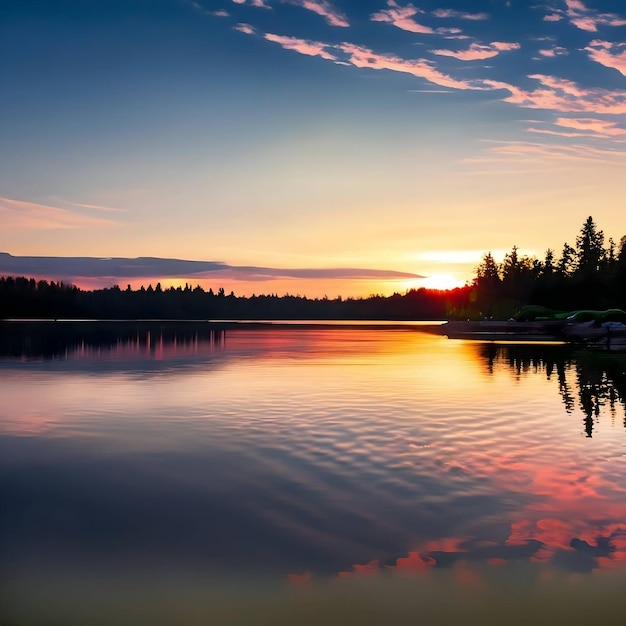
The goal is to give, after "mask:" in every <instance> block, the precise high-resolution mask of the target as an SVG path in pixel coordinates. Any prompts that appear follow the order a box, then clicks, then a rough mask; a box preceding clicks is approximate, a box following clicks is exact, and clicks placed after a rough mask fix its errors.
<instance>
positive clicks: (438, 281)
mask: <svg viewBox="0 0 626 626" xmlns="http://www.w3.org/2000/svg"><path fill="white" fill-rule="evenodd" d="M419 282H420V287H425V288H426V289H438V290H440V291H446V290H448V289H456V288H457V287H463V286H464V285H465V281H464V280H461V279H459V278H457V277H456V276H454V274H431V275H430V276H427V277H426V278H424V279H422V280H420V281H419Z"/></svg>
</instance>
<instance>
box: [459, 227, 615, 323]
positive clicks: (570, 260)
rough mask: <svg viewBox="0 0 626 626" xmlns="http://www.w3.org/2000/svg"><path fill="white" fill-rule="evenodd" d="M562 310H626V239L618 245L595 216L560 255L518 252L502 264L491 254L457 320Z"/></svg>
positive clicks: (483, 261)
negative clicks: (533, 308) (537, 308)
mask: <svg viewBox="0 0 626 626" xmlns="http://www.w3.org/2000/svg"><path fill="white" fill-rule="evenodd" d="M526 304H537V305H542V306H547V307H550V308H554V309H560V310H565V311H569V310H574V309H608V308H621V309H626V236H624V237H622V238H621V240H620V242H619V244H618V245H616V244H615V242H614V241H613V239H610V238H609V239H608V240H607V241H606V242H605V237H604V233H603V232H602V231H601V230H600V229H599V228H598V227H597V225H596V223H595V222H594V220H593V218H592V217H591V216H590V217H588V218H587V220H586V221H585V223H584V224H583V226H582V228H581V230H580V233H579V235H578V236H577V237H576V242H575V245H574V246H572V245H570V244H568V243H565V244H564V245H563V248H562V250H561V252H560V255H557V253H555V251H554V250H552V249H548V250H547V251H546V253H545V256H544V258H543V259H537V258H536V257H528V256H523V255H520V254H519V252H518V248H517V247H516V246H513V248H512V249H511V251H510V252H509V253H508V254H507V255H506V256H505V257H504V260H503V261H502V262H501V263H497V262H496V261H495V259H494V258H493V256H492V254H491V253H490V252H488V253H487V254H485V256H484V257H483V259H482V263H481V264H480V265H479V266H478V267H477V268H476V276H475V278H474V280H473V283H472V288H471V290H470V293H469V299H468V302H467V303H466V305H465V307H464V308H461V309H458V310H456V311H450V313H451V315H452V316H455V317H477V316H483V317H485V316H486V317H494V318H496V319H498V318H506V317H509V316H510V315H513V314H514V313H515V312H516V311H517V310H518V309H519V308H520V307H521V306H522V305H526Z"/></svg>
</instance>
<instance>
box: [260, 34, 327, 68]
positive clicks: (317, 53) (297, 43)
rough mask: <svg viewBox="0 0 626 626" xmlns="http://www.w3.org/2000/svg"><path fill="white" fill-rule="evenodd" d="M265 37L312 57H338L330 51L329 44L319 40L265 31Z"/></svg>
mask: <svg viewBox="0 0 626 626" xmlns="http://www.w3.org/2000/svg"><path fill="white" fill-rule="evenodd" d="M264 37H265V39H267V40H268V41H272V42H273V43H277V44H278V45H279V46H282V47H283V48H285V49H286V50H294V51H295V52H299V53H300V54H305V55H308V56H312V57H320V58H322V59H326V60H327V61H335V60H337V59H336V57H335V56H334V55H333V54H331V53H330V52H328V50H327V48H328V47H329V46H327V45H326V44H324V43H321V42H319V41H309V40H307V39H299V38H298V37H286V36H282V35H275V34H273V33H265V35H264Z"/></svg>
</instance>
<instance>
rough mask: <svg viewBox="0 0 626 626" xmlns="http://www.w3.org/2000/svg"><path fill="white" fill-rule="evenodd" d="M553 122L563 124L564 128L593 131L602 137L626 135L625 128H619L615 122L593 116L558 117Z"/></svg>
mask: <svg viewBox="0 0 626 626" xmlns="http://www.w3.org/2000/svg"><path fill="white" fill-rule="evenodd" d="M555 124H557V125H558V126H563V127H564V128H574V129H576V130H582V131H585V132H589V133H595V134H597V135H602V136H604V137H607V136H618V135H626V129H624V128H620V127H619V126H618V125H617V122H611V121H608V120H599V119H597V118H593V117H579V118H570V117H559V118H557V120H556V122H555Z"/></svg>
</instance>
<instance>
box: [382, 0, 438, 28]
mask: <svg viewBox="0 0 626 626" xmlns="http://www.w3.org/2000/svg"><path fill="white" fill-rule="evenodd" d="M387 6H388V7H389V8H388V9H383V10H382V11H379V12H378V13H374V14H372V16H371V20H372V21H373V22H385V23H388V24H393V25H394V26H395V27H396V28H400V29H401V30H406V31H408V32H410V33H421V34H423V35H432V34H433V33H434V32H435V31H434V30H433V29H432V28H431V27H430V26H424V25H423V24H419V23H418V22H416V21H415V20H414V19H413V16H415V15H417V14H418V13H423V11H422V10H421V9H418V8H416V7H414V6H413V5H412V4H407V5H406V6H404V7H401V6H399V5H398V4H397V3H396V2H395V0H387Z"/></svg>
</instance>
